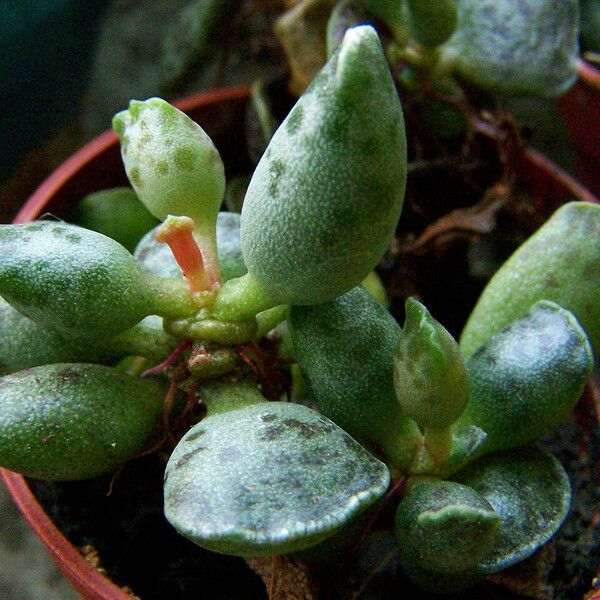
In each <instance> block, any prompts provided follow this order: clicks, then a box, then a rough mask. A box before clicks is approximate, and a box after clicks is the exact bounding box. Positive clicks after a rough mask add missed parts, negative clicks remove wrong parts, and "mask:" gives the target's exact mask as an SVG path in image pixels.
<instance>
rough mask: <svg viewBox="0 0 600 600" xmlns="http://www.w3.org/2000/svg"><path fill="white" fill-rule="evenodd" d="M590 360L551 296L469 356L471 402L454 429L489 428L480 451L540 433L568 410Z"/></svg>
mask: <svg viewBox="0 0 600 600" xmlns="http://www.w3.org/2000/svg"><path fill="white" fill-rule="evenodd" d="M593 364H594V359H593V354H592V350H591V348H590V345H589V342H588V339H587V336H586V335H585V332H584V331H583V329H582V328H581V327H580V325H579V323H578V322H577V320H576V319H575V318H574V317H573V315H572V314H571V313H570V312H569V311H567V310H564V309H563V308H561V307H560V306H558V305H557V304H555V303H553V302H549V301H545V300H542V301H540V302H538V303H537V304H535V305H534V307H533V308H532V309H531V311H530V312H529V314H528V315H526V316H525V317H524V318H523V319H520V320H518V321H515V322H514V323H512V324H511V325H509V326H507V327H505V328H504V329H503V330H502V331H500V332H499V333H497V334H496V335H495V336H494V337H493V338H492V339H491V340H490V341H489V342H488V343H487V344H485V345H484V346H482V347H481V348H480V349H479V350H478V351H477V352H476V353H475V354H474V355H473V356H472V357H471V358H470V359H469V361H468V362H467V368H468V371H469V380H470V392H469V402H468V404H467V407H466V409H465V411H464V412H463V414H462V415H461V416H460V418H459V419H458V421H457V422H456V424H455V426H454V429H455V432H456V434H457V435H460V432H461V431H463V430H465V429H467V428H469V427H471V426H472V425H475V426H477V427H479V428H481V429H483V430H484V431H485V432H486V433H487V438H486V440H485V442H484V443H483V444H482V446H481V447H480V448H479V450H478V454H483V453H486V452H491V451H494V450H499V449H502V448H511V447H514V446H519V445H521V444H526V443H528V442H531V441H534V440H536V439H539V438H540V437H542V436H543V435H544V434H545V433H547V432H548V431H550V430H551V429H553V428H554V427H556V425H558V424H559V423H560V422H561V421H562V420H563V419H564V418H565V417H566V415H568V414H569V413H570V412H571V410H572V409H573V407H574V406H575V403H576V402H577V400H578V399H579V396H580V395H581V392H582V391H583V387H584V385H585V382H586V380H587V378H588V377H589V374H590V373H591V370H592V367H593Z"/></svg>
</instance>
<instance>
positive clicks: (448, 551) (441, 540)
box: [396, 481, 500, 573]
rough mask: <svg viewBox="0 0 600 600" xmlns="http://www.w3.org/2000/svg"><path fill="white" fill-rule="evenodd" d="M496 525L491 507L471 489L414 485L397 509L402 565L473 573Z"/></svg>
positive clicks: (455, 485) (489, 546)
mask: <svg viewBox="0 0 600 600" xmlns="http://www.w3.org/2000/svg"><path fill="white" fill-rule="evenodd" d="M499 524H500V517H499V516H498V514H497V513H496V512H495V511H494V509H493V508H492V506H491V505H490V503H489V502H488V501H487V500H486V499H485V498H484V497H483V496H481V495H480V494H478V493H477V492H476V491H475V490H473V489H471V488H470V487H468V486H466V485H462V484H460V483H456V482H454V481H425V482H421V483H417V484H416V485H415V486H414V487H412V488H410V490H409V491H408V493H407V494H406V496H405V497H404V498H403V499H402V501H401V502H400V504H399V505H398V509H397V511H396V536H397V537H398V544H399V546H400V556H401V561H402V563H403V564H415V565H416V566H417V567H418V568H420V569H426V570H432V571H438V572H442V573H459V572H461V571H465V570H471V569H473V568H475V567H476V566H477V565H478V564H479V562H480V561H481V560H482V559H484V558H485V556H486V555H487V554H489V553H490V552H491V550H492V548H493V547H494V543H495V540H496V535H497V531H498V525H499Z"/></svg>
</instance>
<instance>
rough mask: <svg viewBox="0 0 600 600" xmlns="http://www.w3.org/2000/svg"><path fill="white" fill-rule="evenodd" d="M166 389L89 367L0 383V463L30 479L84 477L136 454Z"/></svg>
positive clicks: (42, 371)
mask: <svg viewBox="0 0 600 600" xmlns="http://www.w3.org/2000/svg"><path fill="white" fill-rule="evenodd" d="M166 392H167V388H166V385H165V384H163V383H158V382H156V381H152V380H142V379H140V378H139V377H132V376H130V375H126V374H124V373H120V372H118V371H116V370H114V369H111V368H110V367H103V366H100V365H92V364H76V363H75V364H65V363H60V364H56V365H45V366H41V367H35V368H33V369H26V370H24V371H19V372H18V373H13V374H12V375H6V376H5V377H2V378H0V464H2V466H3V467H6V468H8V469H11V470H13V471H18V472H19V473H23V474H24V475H26V476H28V477H36V478H39V479H48V480H59V481H61V480H63V481H64V480H75V479H88V478H89V477H94V476H96V475H99V474H101V473H108V472H110V471H112V470H114V469H116V468H117V466H119V465H120V464H121V463H122V462H123V461H125V460H127V459H128V458H130V457H131V456H133V455H135V454H136V453H138V452H139V451H140V450H141V449H142V446H143V444H144V442H145V441H146V439H147V437H148V436H149V434H150V433H151V432H152V430H153V428H154V425H155V422H156V418H157V416H158V415H159V414H160V413H161V411H162V406H163V399H164V396H165V394H166Z"/></svg>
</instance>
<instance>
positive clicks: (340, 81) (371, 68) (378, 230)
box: [226, 26, 406, 304]
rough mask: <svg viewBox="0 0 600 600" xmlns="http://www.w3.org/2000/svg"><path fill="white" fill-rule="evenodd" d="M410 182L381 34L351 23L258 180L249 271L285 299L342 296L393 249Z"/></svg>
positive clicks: (253, 190)
mask: <svg viewBox="0 0 600 600" xmlns="http://www.w3.org/2000/svg"><path fill="white" fill-rule="evenodd" d="M405 181H406V139H405V134H404V124H403V120H402V111H401V108H400V104H399V100H398V95H397V93H396V91H395V88H394V83H393V81H392V78H391V75H390V72H389V69H388V66H387V62H386V60H385V56H384V54H383V50H382V48H381V44H380V42H379V38H378V37H377V34H376V33H375V30H374V29H373V28H372V27H369V26H362V27H356V28H353V29H350V30H349V31H348V32H347V33H346V36H345V38H344V41H343V42H342V45H341V46H340V48H339V49H338V50H337V51H336V53H335V54H334V55H333V56H332V57H331V58H330V60H329V61H328V63H327V64H326V66H325V67H324V68H323V69H322V71H321V72H320V73H319V75H318V76H317V77H316V78H315V80H314V81H313V83H312V84H311V86H310V87H309V88H308V90H307V91H306V92H305V93H304V95H303V96H302V97H301V98H300V99H299V100H298V102H297V103H296V105H295V106H294V108H293V109H292V111H291V112H290V114H289V115H288V117H287V118H286V119H285V121H284V122H283V123H282V125H281V126H280V127H279V129H278V130H277V132H276V133H275V135H274V136H273V138H272V140H271V142H270V144H269V146H268V148H267V150H266V152H265V155H264V156H263V158H262V159H261V161H260V162H259V164H258V166H257V168H256V171H255V173H254V176H253V177H252V180H251V182H250V185H249V187H248V192H247V195H246V199H245V201H244V206H243V209H242V230H241V243H242V252H243V255H244V261H245V263H246V266H247V267H248V271H249V272H250V274H251V275H252V276H253V278H254V279H255V280H256V281H258V282H259V283H260V285H261V287H262V288H263V289H264V290H266V292H267V293H268V295H269V296H270V297H271V298H273V299H275V300H276V303H280V304H281V303H288V304H314V303H320V302H325V301H327V300H331V299H333V298H335V297H336V296H339V295H340V294H343V293H344V292H346V291H348V290H349V289H351V288H352V287H354V286H355V285H357V284H358V283H360V281H362V279H363V278H364V277H366V275H367V274H368V273H369V272H370V271H371V270H372V269H373V267H374V266H375V265H376V264H377V262H378V261H379V259H380V258H381V256H382V255H383V253H384V251H385V249H386V248H387V245H388V242H389V240H390V238H391V236H392V234H393V231H394V228H395V226H396V223H397V221H398V217H399V215H400V210H401V208H402V203H403V199H404V188H405ZM226 287H227V286H226Z"/></svg>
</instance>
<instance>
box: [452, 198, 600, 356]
mask: <svg viewBox="0 0 600 600" xmlns="http://www.w3.org/2000/svg"><path fill="white" fill-rule="evenodd" d="M598 240H600V206H598V205H597V204H591V203H590V202H569V203H568V204H565V205H564V206H562V207H561V208H559V209H558V210H557V211H556V212H555V213H554V214H553V215H552V217H550V219H549V220H548V221H547V222H546V223H545V224H544V225H543V226H542V227H541V228H540V229H539V230H538V231H537V232H536V233H534V234H533V235H532V236H531V237H530V238H529V239H528V240H527V241H526V242H525V243H524V244H523V245H522V246H520V247H519V248H518V249H517V250H516V252H515V253H514V254H513V255H512V256H511V257H510V258H509V259H508V260H507V261H506V262H505V263H504V265H503V266H502V267H501V268H500V270H499V271H498V272H497V273H496V274H495V275H494V277H493V278H492V279H491V280H490V282H489V283H488V285H487V286H486V288H485V289H484V291H483V293H482V294H481V297H480V298H479V301H478V302H477V305H476V306H475V308H474V309H473V312H472V313H471V316H470V317H469V320H468V322H467V324H466V325H465V328H464V330H463V332H462V335H461V339H460V348H461V350H462V352H463V354H465V356H470V355H471V354H473V353H474V352H475V350H477V348H478V347H479V346H481V345H482V344H483V343H485V342H486V341H487V340H489V339H490V338H491V337H492V336H493V335H494V334H495V333H497V332H498V331H500V330H501V329H502V328H503V327H505V326H506V325H508V324H509V323H510V322H511V321H514V320H515V319H519V318H521V317H522V316H523V315H524V314H525V313H526V312H527V311H528V310H529V309H530V308H531V306H532V305H533V304H534V303H535V302H537V301H538V300H542V299H547V300H552V301H554V302H556V303H558V304H560V305H561V306H563V307H564V308H566V309H568V310H570V311H571V312H572V313H573V314H574V315H575V316H576V317H577V319H578V320H579V322H580V323H581V325H582V326H583V328H584V329H585V330H586V332H587V334H588V336H589V338H590V341H591V342H592V346H593V347H594V349H595V350H596V353H598V352H600V243H599V242H598Z"/></svg>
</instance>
